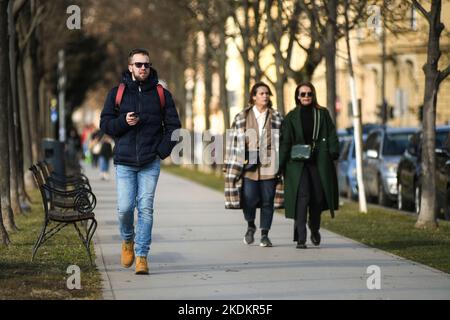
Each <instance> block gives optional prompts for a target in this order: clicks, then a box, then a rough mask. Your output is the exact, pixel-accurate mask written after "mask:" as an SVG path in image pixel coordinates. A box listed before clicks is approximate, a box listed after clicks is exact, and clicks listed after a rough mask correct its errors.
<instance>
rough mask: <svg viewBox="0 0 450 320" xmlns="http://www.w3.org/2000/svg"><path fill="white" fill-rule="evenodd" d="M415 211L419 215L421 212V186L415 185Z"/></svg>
mask: <svg viewBox="0 0 450 320" xmlns="http://www.w3.org/2000/svg"><path fill="white" fill-rule="evenodd" d="M414 211H415V212H416V214H417V215H419V213H420V187H419V186H415V187H414Z"/></svg>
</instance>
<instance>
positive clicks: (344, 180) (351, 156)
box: [337, 135, 366, 199]
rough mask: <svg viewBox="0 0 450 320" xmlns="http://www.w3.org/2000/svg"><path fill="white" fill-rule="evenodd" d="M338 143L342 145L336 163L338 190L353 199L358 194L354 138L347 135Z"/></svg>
mask: <svg viewBox="0 0 450 320" xmlns="http://www.w3.org/2000/svg"><path fill="white" fill-rule="evenodd" d="M365 140H366V135H363V143H364V141H365ZM339 143H340V144H341V145H342V147H341V152H340V156H339V160H338V165H337V169H338V172H337V173H338V184H339V192H340V193H341V195H344V196H345V197H347V198H349V199H354V198H356V197H357V196H358V181H357V178H356V151H355V150H356V147H355V139H354V138H353V137H347V138H345V139H342V141H340V142H339Z"/></svg>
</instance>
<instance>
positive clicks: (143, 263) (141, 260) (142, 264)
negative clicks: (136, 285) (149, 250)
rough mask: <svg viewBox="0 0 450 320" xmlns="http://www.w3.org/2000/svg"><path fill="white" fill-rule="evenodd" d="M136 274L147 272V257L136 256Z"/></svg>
mask: <svg viewBox="0 0 450 320" xmlns="http://www.w3.org/2000/svg"><path fill="white" fill-rule="evenodd" d="M136 274H148V265H147V257H137V258H136Z"/></svg>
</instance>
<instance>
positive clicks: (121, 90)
mask: <svg viewBox="0 0 450 320" xmlns="http://www.w3.org/2000/svg"><path fill="white" fill-rule="evenodd" d="M156 90H157V91H158V96H159V102H160V104H161V109H164V107H165V105H166V97H165V96H164V88H163V86H162V85H161V84H159V83H158V84H157V85H156ZM124 91H125V84H124V83H123V82H121V83H120V84H119V87H118V88H117V94H116V102H115V110H116V111H117V112H118V111H119V109H120V103H121V102H122V98H123V93H124Z"/></svg>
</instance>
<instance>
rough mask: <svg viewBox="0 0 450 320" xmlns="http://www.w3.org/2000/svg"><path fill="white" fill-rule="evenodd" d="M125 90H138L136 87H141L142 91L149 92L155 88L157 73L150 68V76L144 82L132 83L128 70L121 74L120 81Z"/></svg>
mask: <svg viewBox="0 0 450 320" xmlns="http://www.w3.org/2000/svg"><path fill="white" fill-rule="evenodd" d="M121 82H123V83H124V84H125V85H126V86H127V88H130V89H134V90H138V87H139V86H141V87H142V90H143V91H149V90H152V89H154V88H155V87H156V85H157V84H158V73H157V72H156V70H155V69H153V68H152V67H150V75H149V76H148V78H147V79H145V80H144V81H134V80H133V77H132V76H131V72H130V71H129V70H125V71H124V72H123V73H122V81H121Z"/></svg>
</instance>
